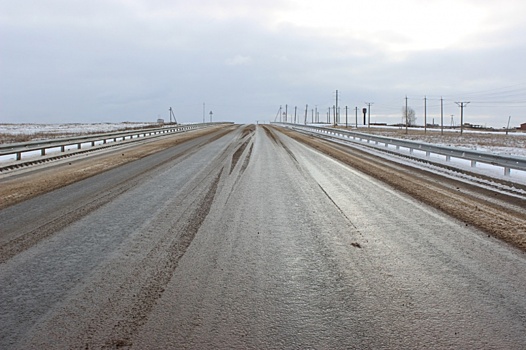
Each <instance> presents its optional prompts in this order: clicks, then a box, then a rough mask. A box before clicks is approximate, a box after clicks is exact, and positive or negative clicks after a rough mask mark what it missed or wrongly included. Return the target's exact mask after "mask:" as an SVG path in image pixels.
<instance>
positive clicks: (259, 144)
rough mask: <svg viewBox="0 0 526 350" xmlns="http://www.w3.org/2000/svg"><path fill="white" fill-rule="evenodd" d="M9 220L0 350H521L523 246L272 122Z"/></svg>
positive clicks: (68, 193) (49, 199)
mask: <svg viewBox="0 0 526 350" xmlns="http://www.w3.org/2000/svg"><path fill="white" fill-rule="evenodd" d="M0 223H1V224H2V233H1V235H0V244H1V245H2V246H4V247H5V246H9V249H10V250H9V249H7V248H6V249H4V251H3V254H7V255H6V256H7V257H6V258H5V259H4V260H5V261H3V263H1V265H0V325H1V327H0V348H2V349H11V348H13V349H16V348H21V349H41V348H64V349H65V348H90V349H91V348H93V349H99V348H132V349H161V348H194V349H207V348H208V349H212V348H213V349H216V348H243V349H305V348H317V349H338V348H341V349H349V348H351V349H352V348H355V349H393V348H398V349H410V348H412V349H420V348H424V347H426V348H436V349H444V348H452V349H453V348H455V349H456V348H462V349H480V348H484V349H520V348H523V347H524V345H525V344H526V273H525V272H526V257H525V254H524V253H522V252H521V251H519V250H518V249H515V248H513V247H511V246H509V245H507V244H505V243H502V242H501V241H499V240H497V239H494V238H492V237H488V235H487V234H485V233H483V232H481V231H478V230H476V229H475V228H473V227H471V226H466V225H465V224H464V223H463V222H461V221H459V220H456V219H453V218H451V217H450V216H447V215H445V214H443V213H442V212H440V211H438V210H436V209H434V208H432V207H429V206H426V205H424V204H422V203H421V202H418V201H416V200H415V199H413V198H412V197H410V196H408V195H405V194H403V193H401V192H398V191H396V190H395V189H393V188H392V187H389V186H386V185H384V184H383V183H382V182H380V181H378V180H375V179H374V178H372V177H369V176H367V175H364V174H363V173H361V172H358V171H356V170H354V169H353V168H350V167H349V166H347V165H344V164H342V163H340V162H338V161H336V160H334V159H332V158H329V157H328V156H326V155H323V154H321V153H319V152H317V151H315V150H313V149H312V148H309V147H307V146H305V145H303V144H301V143H299V142H297V141H294V140H293V139H291V138H289V137H287V136H285V135H283V134H281V133H279V132H277V131H272V129H266V128H264V127H261V126H258V127H256V128H255V130H254V128H251V127H244V128H237V129H235V130H233V131H231V132H229V133H227V134H226V135H224V136H222V137H218V138H214V137H210V136H209V137H202V138H198V139H196V140H194V141H191V142H190V141H189V142H185V143H182V144H180V145H177V146H174V147H172V148H170V149H168V150H166V151H163V152H160V153H156V154H154V155H152V156H148V157H145V158H143V159H140V160H138V161H135V162H133V163H129V164H127V165H125V166H121V167H118V168H115V169H113V170H110V171H107V172H104V173H101V174H99V175H97V176H94V177H90V178H88V179H85V180H83V181H80V182H77V183H75V184H72V185H69V186H66V187H64V188H62V189H60V190H56V191H53V192H50V193H47V194H45V195H41V196H38V197H35V198H33V199H30V200H27V201H24V202H22V203H20V204H17V205H15V206H11V207H8V208H6V209H3V210H2V211H0ZM41 230H42V231H45V234H43V235H41V237H40V238H39V239H38V240H35V241H31V240H30V239H27V236H28V234H29V233H30V232H33V233H34V234H37V233H38V232H40V231H41ZM17 237H26V238H25V242H26V244H25V245H24V244H19V245H17V244H15V243H13V242H15V241H16V240H17Z"/></svg>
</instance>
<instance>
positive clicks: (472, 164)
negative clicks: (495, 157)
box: [471, 160, 477, 168]
mask: <svg viewBox="0 0 526 350" xmlns="http://www.w3.org/2000/svg"><path fill="white" fill-rule="evenodd" d="M476 166H477V161H476V160H472V161H471V167H472V168H475V167H476Z"/></svg>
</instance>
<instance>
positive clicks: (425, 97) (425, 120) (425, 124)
mask: <svg viewBox="0 0 526 350" xmlns="http://www.w3.org/2000/svg"><path fill="white" fill-rule="evenodd" d="M426 133H427V96H424V134H426Z"/></svg>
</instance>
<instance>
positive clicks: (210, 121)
mask: <svg viewBox="0 0 526 350" xmlns="http://www.w3.org/2000/svg"><path fill="white" fill-rule="evenodd" d="M209 114H210V123H211V122H212V115H213V114H214V113H212V111H210V113H209Z"/></svg>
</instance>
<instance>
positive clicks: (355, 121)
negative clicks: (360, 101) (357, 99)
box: [354, 106, 358, 129]
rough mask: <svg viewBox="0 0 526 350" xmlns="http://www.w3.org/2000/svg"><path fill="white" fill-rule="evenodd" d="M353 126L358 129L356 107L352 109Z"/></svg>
mask: <svg viewBox="0 0 526 350" xmlns="http://www.w3.org/2000/svg"><path fill="white" fill-rule="evenodd" d="M354 126H355V127H356V129H358V106H356V107H354Z"/></svg>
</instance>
